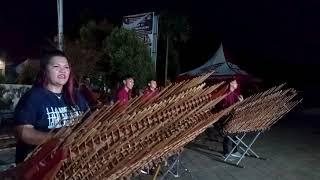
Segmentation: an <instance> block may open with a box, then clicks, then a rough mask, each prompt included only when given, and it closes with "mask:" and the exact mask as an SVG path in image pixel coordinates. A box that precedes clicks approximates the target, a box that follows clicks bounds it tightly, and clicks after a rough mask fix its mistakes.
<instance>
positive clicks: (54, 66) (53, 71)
mask: <svg viewBox="0 0 320 180" xmlns="http://www.w3.org/2000/svg"><path fill="white" fill-rule="evenodd" d="M69 75H70V67H69V63H68V60H67V59H66V58H65V57H62V56H54V57H52V58H51V59H50V60H49V63H48V65H47V78H48V84H50V85H53V86H63V85H65V84H66V83H67V81H68V79H69Z"/></svg>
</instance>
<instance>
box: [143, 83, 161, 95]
mask: <svg viewBox="0 0 320 180" xmlns="http://www.w3.org/2000/svg"><path fill="white" fill-rule="evenodd" d="M158 92H159V91H158V89H157V81H155V80H151V81H150V82H149V83H148V87H147V88H146V89H145V90H144V91H143V95H145V96H149V95H156V94H157V93H158Z"/></svg>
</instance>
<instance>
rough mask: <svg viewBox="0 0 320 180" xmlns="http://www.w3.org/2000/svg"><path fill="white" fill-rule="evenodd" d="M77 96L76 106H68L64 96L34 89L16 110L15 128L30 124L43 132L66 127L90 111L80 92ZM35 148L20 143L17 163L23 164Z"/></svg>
mask: <svg viewBox="0 0 320 180" xmlns="http://www.w3.org/2000/svg"><path fill="white" fill-rule="evenodd" d="M75 96H76V97H77V98H76V99H77V101H76V105H75V106H68V105H67V104H66V102H65V100H64V98H63V94H55V93H53V92H51V91H49V90H47V89H45V88H38V87H33V88H32V89H31V90H30V91H28V92H27V93H26V94H25V95H24V96H22V98H21V99H20V101H19V103H18V105H17V107H16V109H15V114H14V123H15V126H18V125H28V124H29V125H33V127H34V128H35V129H36V130H38V131H42V132H49V131H50V130H51V129H59V128H61V127H63V126H66V125H68V124H70V123H72V120H73V119H75V118H76V117H78V116H80V115H81V113H83V112H85V111H87V109H88V104H87V102H86V100H85V98H84V97H83V96H82V95H80V93H79V92H76V94H75ZM35 147H36V146H34V145H29V144H25V143H23V142H20V141H18V142H17V148H16V162H17V163H19V162H22V161H23V160H24V159H25V158H26V156H27V155H28V154H29V153H30V152H31V151H32V150H33V149H34V148H35Z"/></svg>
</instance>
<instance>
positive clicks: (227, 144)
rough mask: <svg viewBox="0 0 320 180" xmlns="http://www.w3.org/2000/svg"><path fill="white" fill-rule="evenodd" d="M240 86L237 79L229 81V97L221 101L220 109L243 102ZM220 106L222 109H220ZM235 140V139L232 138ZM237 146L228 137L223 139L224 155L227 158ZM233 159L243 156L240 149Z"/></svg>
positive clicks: (235, 152) (233, 154)
mask: <svg viewBox="0 0 320 180" xmlns="http://www.w3.org/2000/svg"><path fill="white" fill-rule="evenodd" d="M239 89H240V88H239V84H238V81H237V80H236V79H232V80H230V81H229V86H228V90H227V93H228V95H227V96H226V97H225V98H224V99H223V100H222V101H221V104H218V108H220V109H225V108H228V107H230V106H231V105H233V104H235V103H236V102H238V101H243V97H242V95H241V94H240V90H239ZM219 106H220V107H219ZM231 137H232V138H233V139H234V140H236V139H235V137H233V136H231ZM234 146H235V144H234V143H233V142H232V141H231V140H230V139H229V138H228V137H226V136H224V137H223V155H224V156H225V157H226V156H227V155H228V154H229V153H230V152H231V150H232V149H233V148H234ZM231 156H233V157H241V154H240V153H239V152H238V149H236V151H234V153H232V154H231Z"/></svg>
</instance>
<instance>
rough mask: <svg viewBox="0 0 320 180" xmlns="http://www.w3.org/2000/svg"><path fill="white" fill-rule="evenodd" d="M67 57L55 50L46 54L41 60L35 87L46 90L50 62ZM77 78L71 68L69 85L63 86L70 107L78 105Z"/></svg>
mask: <svg viewBox="0 0 320 180" xmlns="http://www.w3.org/2000/svg"><path fill="white" fill-rule="evenodd" d="M56 56H58V57H65V58H66V59H68V58H67V56H66V55H65V54H64V53H63V52H62V51H60V50H54V51H50V52H46V53H45V54H44V55H43V56H42V58H41V59H40V71H39V73H38V74H37V77H36V81H35V82H34V84H33V86H35V87H43V88H45V87H46V85H47V84H48V77H47V66H48V64H49V62H50V60H51V59H52V58H53V57H56ZM74 90H75V78H74V74H73V72H72V69H71V66H70V75H69V79H68V81H67V83H66V84H65V85H64V86H63V90H62V91H63V94H64V98H65V100H66V103H67V104H69V105H75V104H76V98H75V96H74V93H75V91H74Z"/></svg>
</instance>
